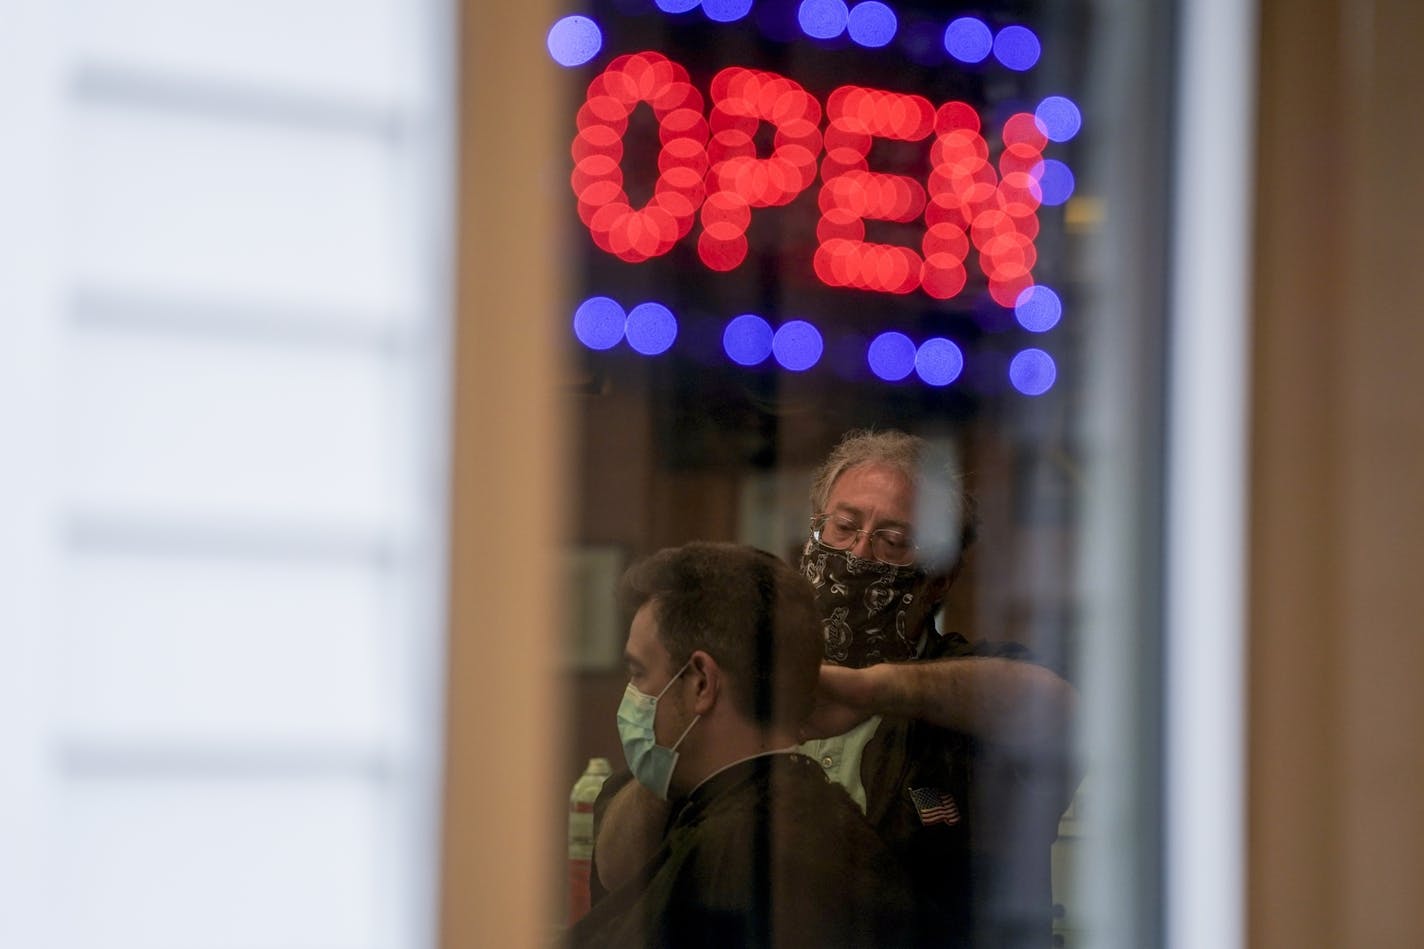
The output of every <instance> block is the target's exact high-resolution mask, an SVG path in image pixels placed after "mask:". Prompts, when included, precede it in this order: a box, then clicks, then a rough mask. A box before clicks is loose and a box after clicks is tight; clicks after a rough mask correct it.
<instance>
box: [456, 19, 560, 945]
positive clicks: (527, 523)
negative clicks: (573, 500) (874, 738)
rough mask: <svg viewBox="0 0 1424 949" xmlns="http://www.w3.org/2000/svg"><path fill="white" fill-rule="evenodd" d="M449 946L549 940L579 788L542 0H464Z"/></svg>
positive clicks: (552, 154)
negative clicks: (567, 704) (570, 778)
mask: <svg viewBox="0 0 1424 949" xmlns="http://www.w3.org/2000/svg"><path fill="white" fill-rule="evenodd" d="M462 12H463V15H464V16H463V20H464V22H463V25H462V29H461V49H460V63H459V66H460V84H459V92H460V96H461V101H460V103H459V120H460V124H461V132H460V155H459V185H460V202H459V217H458V261H457V273H458V275H459V283H458V297H459V299H458V313H457V325H456V351H455V359H456V379H455V420H454V423H455V447H454V471H453V477H454V485H453V488H454V494H453V512H452V521H451V545H452V546H451V552H450V554H451V560H450V569H451V579H450V585H451V600H450V610H451V615H450V645H449V661H450V665H449V678H448V690H449V691H448V701H447V726H448V737H447V756H448V757H447V760H446V780H445V790H446V794H445V822H444V828H443V844H444V847H443V862H442V880H441V890H442V908H441V945H443V946H446V947H449V949H470V947H474V946H499V947H524V946H545V945H548V944H549V941H550V938H551V936H552V934H553V921H554V920H555V919H557V907H556V900H557V895H558V890H557V883H558V880H557V879H556V878H555V874H554V873H553V872H552V871H553V870H554V869H555V868H554V867H551V866H550V861H549V855H550V853H551V852H557V851H556V849H555V844H554V840H555V838H561V837H562V835H563V832H564V828H563V825H562V823H561V822H560V821H559V820H557V819H553V818H557V817H558V816H559V815H561V814H562V813H563V811H562V809H561V808H560V806H559V801H560V799H565V798H567V795H568V788H567V787H564V786H560V785H559V784H558V783H557V782H556V780H555V779H554V778H553V775H554V774H555V773H556V763H557V762H558V761H559V760H560V758H561V746H562V740H563V739H562V736H561V734H560V732H559V727H560V723H561V722H562V721H564V715H563V706H562V704H561V699H560V695H559V690H558V689H557V688H556V684H557V680H556V676H555V659H556V650H555V637H554V630H555V629H557V623H558V622H559V617H558V615H557V605H558V600H559V598H558V597H556V596H551V595H550V591H551V590H555V589H557V584H558V583H559V575H560V574H559V571H558V563H557V561H556V558H555V552H556V550H557V546H558V543H559V539H560V533H561V528H562V523H563V521H562V516H563V515H562V507H563V505H562V502H561V498H562V496H563V486H564V484H563V474H564V465H563V464H562V462H561V460H560V459H561V458H562V457H563V450H564V449H563V444H564V443H563V434H562V426H561V424H560V422H559V419H558V400H559V395H558V392H557V381H556V380H559V379H562V378H565V376H564V374H563V372H562V370H561V369H560V368H559V366H558V359H557V356H558V354H559V353H560V352H561V351H562V345H561V336H560V334H561V333H562V331H563V327H564V326H565V319H564V316H563V313H564V311H565V309H566V308H567V301H566V300H565V299H564V294H563V289H562V277H563V271H562V266H561V262H562V261H563V260H564V255H563V253H562V249H561V248H560V247H559V245H558V241H557V240H556V239H555V234H556V228H555V226H554V223H555V218H554V215H555V213H556V212H555V209H556V204H557V200H558V198H559V196H560V195H561V194H562V190H561V188H560V187H559V185H560V182H559V180H558V169H559V168H560V167H561V164H560V160H561V157H562V155H563V148H564V143H563V142H561V141H560V140H559V134H558V129H557V128H556V126H555V120H556V116H557V115H558V114H559V111H560V110H559V107H558V106H559V102H558V96H559V95H560V94H562V93H561V86H560V80H561V77H560V76H559V75H558V72H559V71H558V70H557V69H556V68H555V67H553V65H552V64H551V63H550V62H549V60H548V58H547V56H546V54H545V53H544V36H545V34H546V33H547V31H548V29H549V26H550V25H551V24H552V23H553V22H554V20H555V19H557V17H558V12H556V11H555V9H554V7H553V5H552V4H549V3H547V2H544V0H524V2H520V3H480V2H473V0H472V2H468V3H465V4H463V11H462Z"/></svg>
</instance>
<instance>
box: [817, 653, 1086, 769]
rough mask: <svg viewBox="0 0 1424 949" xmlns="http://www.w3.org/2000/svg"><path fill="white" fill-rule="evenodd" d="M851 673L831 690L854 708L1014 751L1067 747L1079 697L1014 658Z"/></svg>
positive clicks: (1057, 680)
mask: <svg viewBox="0 0 1424 949" xmlns="http://www.w3.org/2000/svg"><path fill="white" fill-rule="evenodd" d="M845 671H846V672H850V673H854V675H853V676H846V677H845V678H844V679H842V680H841V681H840V682H835V681H832V684H831V687H832V689H834V690H837V691H838V692H839V693H840V694H839V696H838V697H839V698H840V699H841V700H842V701H844V702H847V703H848V704H851V705H854V706H858V707H860V708H863V709H865V710H867V711H870V712H874V713H878V714H881V715H895V716H903V717H907V718H915V719H920V720H923V721H927V722H930V723H931V724H934V725H939V726H941V727H944V728H952V729H954V730H956V731H961V732H964V733H965V734H968V735H973V736H974V737H976V738H980V739H982V740H984V741H990V742H994V743H996V744H1000V745H1007V746H1010V747H1022V748H1038V747H1043V746H1045V745H1056V744H1061V743H1063V742H1065V741H1066V740H1067V739H1068V737H1069V736H1070V733H1071V728H1072V721H1073V713H1074V710H1075V707H1076V705H1077V694H1076V693H1075V692H1074V690H1073V687H1072V686H1071V685H1069V684H1068V683H1067V682H1066V681H1064V680H1063V679H1061V678H1059V677H1058V676H1057V675H1055V674H1054V673H1053V672H1051V671H1050V670H1048V669H1045V668H1043V667H1042V666H1038V665H1034V664H1033V663H1030V662H1019V661H1016V660H1012V659H997V658H989V657H983V658H962V659H940V660H935V661H931V662H911V663H882V664H880V665H876V666H870V667H868V668H865V669H859V670H845ZM833 678H834V677H833ZM857 680H858V681H857ZM823 681H824V675H823Z"/></svg>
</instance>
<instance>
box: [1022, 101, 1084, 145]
mask: <svg viewBox="0 0 1424 949" xmlns="http://www.w3.org/2000/svg"><path fill="white" fill-rule="evenodd" d="M1033 117H1034V118H1035V119H1037V120H1038V127H1039V128H1041V129H1043V134H1044V135H1047V136H1048V140H1049V141H1051V142H1066V141H1068V140H1069V139H1070V138H1072V137H1073V136H1074V135H1077V134H1078V130H1079V129H1080V128H1082V127H1083V113H1082V112H1079V111H1078V106H1077V104H1076V103H1074V101H1073V100H1072V99H1068V98H1065V97H1063V96H1049V97H1048V98H1047V99H1044V100H1043V101H1042V102H1040V103H1039V104H1038V108H1036V109H1034V110H1033Z"/></svg>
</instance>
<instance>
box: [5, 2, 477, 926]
mask: <svg viewBox="0 0 1424 949" xmlns="http://www.w3.org/2000/svg"><path fill="white" fill-rule="evenodd" d="M0 11H3V12H4V14H5V17H4V21H5V22H6V23H7V30H6V31H5V32H6V34H7V35H6V37H5V38H3V39H0V90H3V91H0V123H3V125H0V128H3V141H4V143H5V152H6V154H5V155H4V157H3V158H0V199H3V200H0V207H3V208H4V209H5V210H4V212H3V214H0V294H3V295H0V525H4V526H0V720H4V722H5V724H0V774H3V775H4V779H3V784H0V815H3V816H0V945H5V946H34V947H46V946H64V947H70V946H74V947H89V946H92V947H103V949H125V947H131V946H132V947H140V946H141V947H145V949H156V947H184V949H202V947H227V946H232V947H237V946H242V947H249V949H256V947H269V946H270V947H278V946H280V947H303V946H313V947H315V946H321V947H351V949H356V947H362V949H364V947H397V946H399V947H405V946H417V945H430V944H433V941H434V935H433V934H434V886H433V882H434V874H435V861H436V852H435V819H436V814H437V809H436V801H437V798H436V794H437V788H438V781H437V778H438V754H439V749H440V744H441V741H440V729H439V720H440V716H439V683H440V682H441V676H440V674H439V668H438V657H439V656H440V654H441V649H440V645H441V643H440V630H441V616H442V604H443V592H442V584H443V580H442V579H441V578H442V570H443V561H444V549H443V539H442V532H443V521H444V503H445V502H444V492H445V485H444V481H443V475H442V474H441V473H442V472H443V471H444V468H445V451H446V449H445V413H446V381H447V380H446V370H445V353H446V345H445V344H446V339H447V332H448V326H447V322H448V317H447V313H448V312H449V307H448V300H447V293H448V291H447V289H446V284H447V282H448V276H449V274H448V269H449V267H448V257H449V248H448V232H449V226H448V221H447V218H446V213H447V212H446V211H445V208H447V207H448V206H449V205H450V204H452V201H451V199H450V195H449V193H448V192H449V191H450V187H449V167H448V159H447V155H446V152H447V149H448V143H449V141H450V138H451V136H450V129H449V125H450V112H451V109H450V103H449V102H448V101H447V96H448V91H447V90H448V86H449V83H448V80H447V75H446V74H447V72H448V69H449V65H450V57H449V54H448V52H447V50H446V49H445V46H444V44H445V43H446V42H447V39H446V38H447V37H448V36H449V35H451V33H452V30H451V28H450V27H451V24H450V23H449V22H448V21H449V20H450V19H451V14H450V12H449V10H448V9H446V7H445V6H444V5H443V3H442V2H441V0H418V2H412V0H63V2H53V0H0Z"/></svg>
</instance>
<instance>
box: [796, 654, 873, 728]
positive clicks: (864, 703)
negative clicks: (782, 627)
mask: <svg viewBox="0 0 1424 949" xmlns="http://www.w3.org/2000/svg"><path fill="white" fill-rule="evenodd" d="M872 668H874V667H872ZM868 672H870V669H851V668H849V667H847V666H835V665H831V664H830V663H824V664H823V665H822V666H821V678H820V681H819V682H818V683H817V685H816V707H815V708H813V709H812V710H811V717H810V718H808V719H807V720H806V724H805V725H804V726H802V729H801V740H802V741H809V740H810V739H813V738H830V737H831V736H833V735H843V734H845V733H846V732H848V731H850V730H851V729H852V728H854V727H855V726H857V725H859V724H860V723H861V722H863V721H865V720H866V719H867V718H869V717H870V716H871V715H873V714H874V709H873V708H871V707H870V706H871V701H870V700H871V693H870V684H869V681H868V680H867V677H866V675H865V674H866V673H868Z"/></svg>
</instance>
